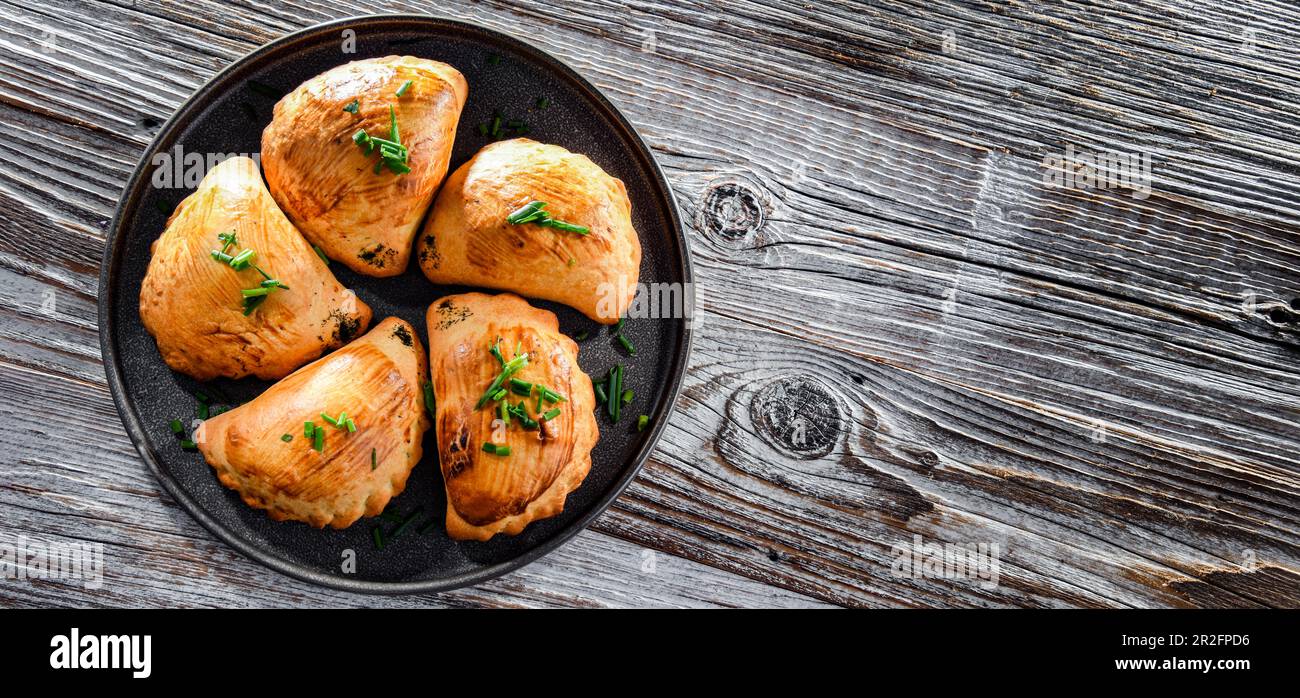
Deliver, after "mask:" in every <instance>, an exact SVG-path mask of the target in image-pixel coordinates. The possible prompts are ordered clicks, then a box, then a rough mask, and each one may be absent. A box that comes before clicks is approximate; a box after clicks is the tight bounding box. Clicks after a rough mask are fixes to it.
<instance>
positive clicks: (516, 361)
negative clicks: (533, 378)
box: [474, 354, 528, 410]
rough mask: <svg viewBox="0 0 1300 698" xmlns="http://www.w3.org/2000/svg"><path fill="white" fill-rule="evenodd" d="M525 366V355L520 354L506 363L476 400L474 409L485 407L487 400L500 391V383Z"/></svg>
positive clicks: (526, 361)
mask: <svg viewBox="0 0 1300 698" xmlns="http://www.w3.org/2000/svg"><path fill="white" fill-rule="evenodd" d="M527 365H528V355H527V354H520V355H519V356H516V357H515V358H513V359H511V360H509V361H507V362H506V364H505V365H504V366H502V367H501V372H500V373H498V374H497V377H496V378H495V379H494V380H493V381H492V384H491V385H489V386H488V389H487V390H486V391H484V393H483V396H482V397H480V398H479V399H478V402H477V403H476V404H475V405H474V409H476V410H477V409H481V408H482V407H483V405H486V404H487V403H488V400H491V399H492V396H493V395H496V393H497V391H498V390H500V389H501V384H502V383H504V382H506V381H507V380H508V379H509V378H510V377H511V376H513V375H514V374H515V373H517V372H518V371H519V369H521V368H523V367H525V366H527Z"/></svg>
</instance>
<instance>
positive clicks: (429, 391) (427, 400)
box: [424, 381, 435, 416]
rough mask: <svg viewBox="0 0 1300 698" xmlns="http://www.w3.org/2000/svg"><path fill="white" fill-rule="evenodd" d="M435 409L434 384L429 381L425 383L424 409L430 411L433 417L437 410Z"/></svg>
mask: <svg viewBox="0 0 1300 698" xmlns="http://www.w3.org/2000/svg"><path fill="white" fill-rule="evenodd" d="M433 408H434V402H433V383H430V382H429V381H425V382H424V409H426V410H428V411H429V415H430V416H432V415H433V414H434V413H435V410H434V409H433Z"/></svg>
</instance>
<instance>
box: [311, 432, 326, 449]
mask: <svg viewBox="0 0 1300 698" xmlns="http://www.w3.org/2000/svg"><path fill="white" fill-rule="evenodd" d="M311 436H312V440H313V443H312V445H311V447H312V448H314V449H316V452H317V453H324V452H325V430H324V429H319V428H318V429H313V430H312V433H311Z"/></svg>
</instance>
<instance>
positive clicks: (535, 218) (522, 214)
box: [498, 119, 591, 235]
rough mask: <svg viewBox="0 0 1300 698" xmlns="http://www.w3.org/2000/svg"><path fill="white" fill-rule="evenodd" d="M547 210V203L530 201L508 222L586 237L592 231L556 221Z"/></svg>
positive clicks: (517, 210) (580, 226)
mask: <svg viewBox="0 0 1300 698" xmlns="http://www.w3.org/2000/svg"><path fill="white" fill-rule="evenodd" d="M498 121H499V119H498ZM545 209H546V202H544V201H530V202H528V203H527V204H525V205H524V206H523V207H521V208H519V209H516V210H515V211H514V212H512V213H511V214H510V215H508V216H506V222H507V223H510V224H512V225H523V224H525V223H536V224H537V225H542V226H547V227H550V228H555V229H556V230H564V231H568V232H570V233H577V234H579V235H586V234H588V233H590V232H591V229H590V228H588V227H587V226H585V225H577V224H574V223H566V222H564V221H561V220H556V219H554V218H552V217H551V214H550V213H548V212H547V211H546V210H545Z"/></svg>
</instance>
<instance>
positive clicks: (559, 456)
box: [428, 293, 599, 541]
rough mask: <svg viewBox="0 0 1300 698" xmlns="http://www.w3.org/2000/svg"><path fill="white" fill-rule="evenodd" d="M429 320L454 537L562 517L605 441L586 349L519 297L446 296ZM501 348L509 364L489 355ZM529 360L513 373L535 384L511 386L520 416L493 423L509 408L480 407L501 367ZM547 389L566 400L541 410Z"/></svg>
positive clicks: (483, 535) (514, 529)
mask: <svg viewBox="0 0 1300 698" xmlns="http://www.w3.org/2000/svg"><path fill="white" fill-rule="evenodd" d="M428 324H429V366H430V369H431V371H430V375H432V376H433V391H434V395H435V399H436V403H437V415H436V417H435V419H434V424H435V425H436V428H437V434H438V457H439V462H440V463H441V465H442V477H443V481H444V483H445V485H446V488H447V534H448V535H450V536H451V537H452V538H457V539H467V540H480V541H483V540H487V539H489V538H491V537H492V536H493V535H495V534H497V533H506V534H508V535H515V534H517V533H519V532H520V531H522V530H523V529H524V527H525V526H527V525H528V524H529V523H531V522H533V521H536V520H538V519H544V518H547V517H550V516H555V515H556V514H559V513H560V512H561V511H563V510H564V500H565V497H567V496H568V494H569V493H570V492H572V491H573V490H575V489H577V488H578V485H580V484H582V480H583V478H585V477H586V476H587V471H588V470H590V469H591V449H592V447H593V446H594V445H595V444H596V439H597V438H598V437H599V431H598V429H597V427H596V418H595V416H594V415H593V414H592V410H593V409H594V408H595V400H596V398H595V395H594V394H593V393H592V387H591V379H590V378H588V377H587V374H585V373H583V372H582V369H581V368H580V367H579V366H578V345H577V344H575V343H574V342H573V340H571V339H569V338H568V337H567V336H565V335H563V334H560V331H559V324H558V322H557V321H556V319H555V315H554V314H552V313H549V312H547V311H545V310H541V309H539V308H534V307H533V306H531V305H529V304H528V303H527V301H525V300H523V299H522V298H520V297H518V296H515V295H512V294H501V295H498V296H489V295H485V294H482V293H466V294H461V295H455V296H447V297H445V298H441V299H439V300H437V301H434V303H433V305H431V306H429V313H428ZM498 340H500V341H499V343H498ZM493 346H497V347H498V348H499V349H498V350H499V352H500V353H501V355H502V361H499V360H498V359H497V358H496V357H495V356H494V354H493V353H492V352H491V349H492V347H493ZM516 350H517V351H516ZM525 354H526V355H527V359H526V365H524V366H523V367H522V368H520V369H519V370H518V371H517V372H515V373H513V374H512V377H513V378H515V379H518V380H520V381H522V382H523V383H525V384H530V385H533V386H534V387H533V388H531V389H528V390H525V391H524V392H526V393H527V396H523V395H520V394H519V391H518V390H513V389H510V388H511V385H510V382H509V380H506V381H505V382H504V383H503V385H504V387H505V388H506V389H507V396H506V400H507V401H508V402H507V403H506V404H507V405H509V406H510V407H512V408H514V409H515V410H518V411H516V412H515V413H513V414H511V415H510V419H509V424H508V425H505V424H504V422H497V424H495V425H494V420H500V413H501V406H500V405H501V403H498V402H495V401H492V400H490V399H489V400H488V401H487V403H486V404H484V405H482V406H480V405H479V404H478V403H479V401H480V400H481V398H482V396H483V395H484V393H485V391H486V390H487V389H488V388H489V386H490V385H491V384H492V383H493V382H494V380H495V379H496V378H497V376H499V375H500V374H501V373H502V371H503V370H505V369H503V365H504V366H511V365H513V364H512V363H511V362H519V363H524V361H520V360H519V359H518V357H519V356H521V355H525ZM539 386H545V387H546V388H547V389H548V390H550V391H551V392H552V393H554V394H558V396H560V397H561V398H563V399H554V400H553V401H549V400H546V399H543V404H542V408H541V410H538V409H537V400H538V395H539V393H540V392H541V391H540V389H539ZM515 387H516V388H518V386H515ZM520 402H522V403H524V406H523V408H522V410H520V407H519V403H520ZM547 413H550V414H551V417H550V418H549V419H545V418H544V417H545V416H546V414H547ZM521 415H523V416H521ZM524 416H527V417H528V419H529V420H531V421H532V422H533V423H534V424H533V426H531V427H530V426H529V425H528V423H527V421H526V420H525V418H524ZM484 444H492V445H491V446H490V447H488V449H489V450H495V451H497V452H496V453H490V452H488V450H485V447H484ZM502 446H505V447H508V448H509V453H508V454H502V453H501V452H500V447H502Z"/></svg>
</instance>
